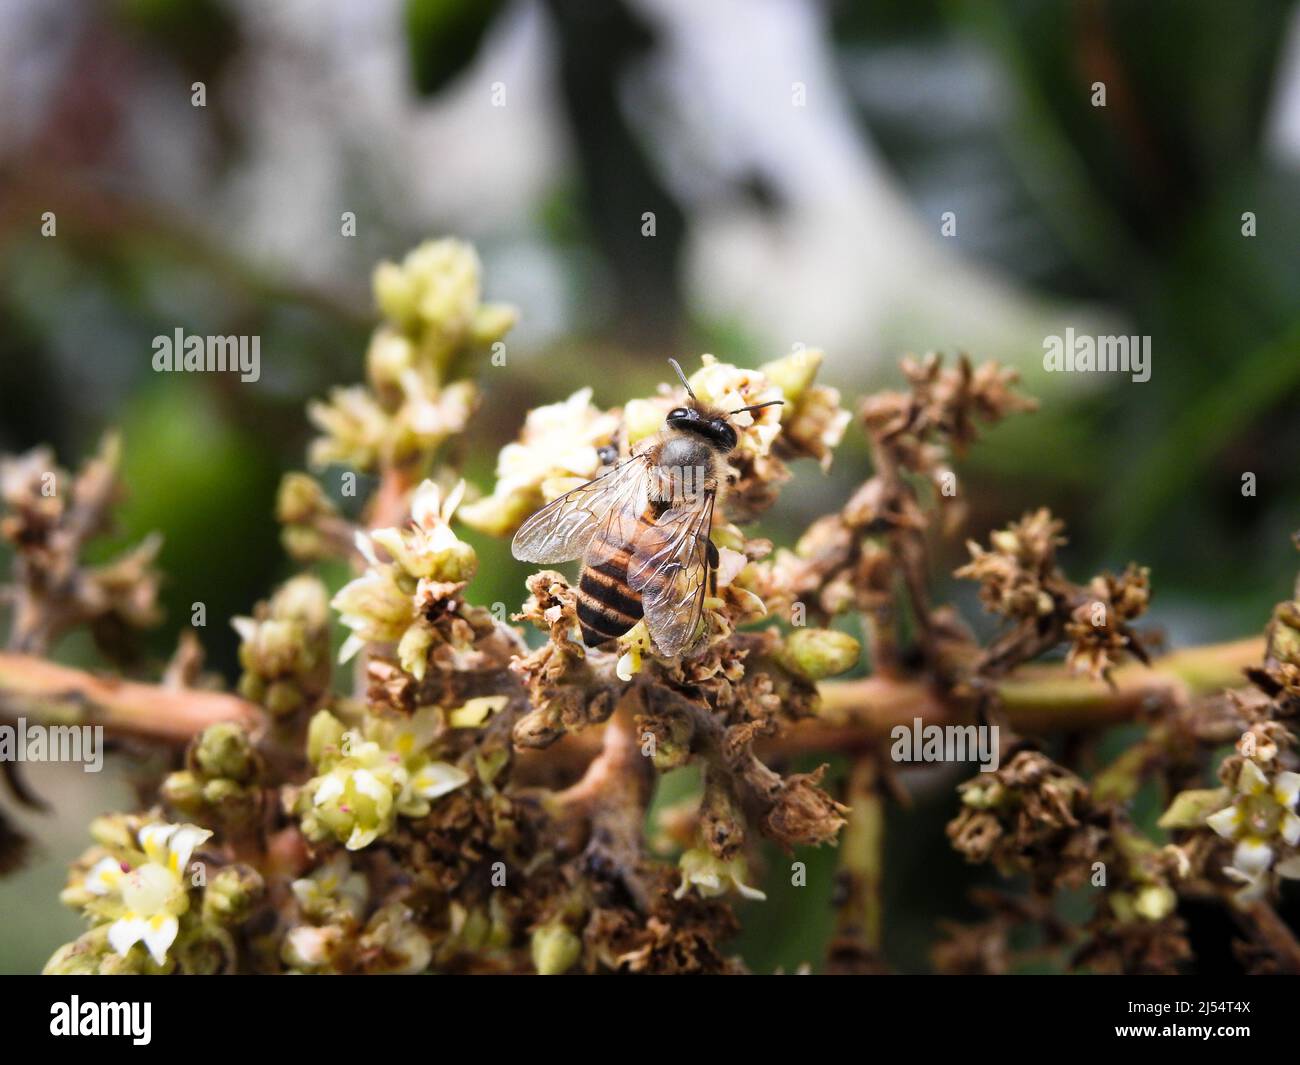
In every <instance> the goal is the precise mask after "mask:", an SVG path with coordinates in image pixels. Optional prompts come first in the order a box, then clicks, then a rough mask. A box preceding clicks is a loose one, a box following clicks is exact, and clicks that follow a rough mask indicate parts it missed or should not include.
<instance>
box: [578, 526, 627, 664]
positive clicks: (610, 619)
mask: <svg viewBox="0 0 1300 1065" xmlns="http://www.w3.org/2000/svg"><path fill="white" fill-rule="evenodd" d="M601 556H602V557H601V558H600V559H599V560H595V559H593V560H591V561H590V562H588V564H587V565H585V566H583V568H582V579H581V580H580V581H578V624H579V625H580V627H581V628H582V642H583V643H584V644H586V645H587V646H588V647H596V646H597V645H599V644H602V643H604V642H605V641H606V640H612V639H614V638H615V637H617V636H622V635H623V633H625V632H627V630H628V629H630V628H631V627H632V626H633V625H635V624H636V623H637V622H638V621H640V620H641V597H640V596H639V595H638V594H637V593H636V592H634V591H632V589H631V588H629V587H628V586H627V567H628V563H629V562H630V561H631V554H630V552H629V551H628V546H620V547H613V546H612V545H609V544H606V545H604V546H603V550H602V551H601Z"/></svg>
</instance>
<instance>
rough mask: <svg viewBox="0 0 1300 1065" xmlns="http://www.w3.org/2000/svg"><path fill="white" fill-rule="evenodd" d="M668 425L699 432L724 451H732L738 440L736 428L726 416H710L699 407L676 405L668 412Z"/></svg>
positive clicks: (690, 431) (686, 430)
mask: <svg viewBox="0 0 1300 1065" xmlns="http://www.w3.org/2000/svg"><path fill="white" fill-rule="evenodd" d="M692 398H694V397H692ZM668 425H669V426H670V427H671V428H673V429H681V430H684V431H685V432H688V433H697V434H699V435H700V436H702V437H704V438H705V439H706V440H708V441H709V442H710V443H713V444H716V445H717V446H718V447H720V448H721V449H722V450H723V451H732V450H733V449H734V448H735V446H736V443H737V440H738V438H737V436H736V430H735V429H734V428H733V427H732V425H731V423H730V422H729V421H727V419H726V418H724V417H722V415H712V416H710V415H709V414H708V413H706V412H705V411H703V410H701V409H700V408H699V407H674V408H673V409H672V410H670V411H669V412H668Z"/></svg>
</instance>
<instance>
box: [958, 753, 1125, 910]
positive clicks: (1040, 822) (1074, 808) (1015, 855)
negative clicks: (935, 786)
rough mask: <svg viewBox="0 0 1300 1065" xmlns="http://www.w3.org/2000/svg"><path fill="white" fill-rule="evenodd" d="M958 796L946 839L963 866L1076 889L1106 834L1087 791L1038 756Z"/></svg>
mask: <svg viewBox="0 0 1300 1065" xmlns="http://www.w3.org/2000/svg"><path fill="white" fill-rule="evenodd" d="M958 791H959V793H960V795H961V802H962V810H961V812H960V813H959V814H958V815H957V817H956V818H955V819H954V820H953V821H952V822H950V823H949V825H948V838H949V839H950V840H952V844H953V846H954V847H955V848H956V849H957V851H958V852H959V853H961V854H962V855H964V856H965V857H966V859H967V860H968V861H972V862H992V863H993V864H994V865H996V866H997V867H998V868H999V869H1001V870H1003V871H1004V872H1007V873H1011V872H1025V873H1029V874H1030V875H1031V876H1032V877H1033V878H1034V880H1035V882H1037V883H1041V884H1045V885H1056V884H1074V883H1078V882H1079V880H1080V879H1081V878H1082V876H1083V875H1084V871H1085V869H1086V868H1087V866H1088V865H1090V864H1091V862H1092V861H1094V860H1095V859H1096V857H1097V855H1098V853H1099V851H1100V848H1101V845H1102V843H1103V839H1104V831H1103V829H1102V828H1101V827H1099V826H1098V825H1096V824H1095V823H1093V821H1092V818H1091V816H1090V815H1091V808H1090V805H1089V798H1088V786H1087V784H1085V783H1084V782H1083V781H1082V780H1081V779H1080V778H1079V777H1077V776H1076V775H1075V774H1073V773H1071V772H1070V771H1069V770H1067V769H1064V768H1062V767H1061V766H1059V765H1057V764H1056V763H1055V762H1053V761H1052V760H1051V759H1050V758H1048V757H1047V756H1045V755H1043V754H1040V753H1039V752H1038V751H1032V750H1023V751H1019V752H1017V753H1016V754H1015V755H1014V756H1013V757H1012V758H1011V760H1010V761H1008V762H1007V763H1006V764H1005V765H1003V766H1001V767H1000V768H998V769H997V770H996V771H995V772H992V773H983V774H981V775H980V776H978V777H976V778H974V779H972V780H968V781H967V782H966V783H964V784H962V785H961V787H960V788H959V789H958Z"/></svg>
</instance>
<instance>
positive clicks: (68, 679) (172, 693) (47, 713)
mask: <svg viewBox="0 0 1300 1065" xmlns="http://www.w3.org/2000/svg"><path fill="white" fill-rule="evenodd" d="M0 708H2V709H3V710H4V712H5V713H7V714H10V715H14V716H17V715H23V716H26V717H30V718H32V719H33V720H34V721H39V722H40V723H42V724H50V725H102V726H103V727H104V730H105V731H106V732H107V733H109V734H110V735H115V736H122V737H135V738H140V739H149V740H155V741H159V742H163V743H175V744H183V743H187V742H189V740H190V739H191V737H193V736H194V735H195V734H196V733H198V732H201V731H202V730H203V729H205V728H207V727H208V726H209V725H214V724H216V723H217V722H219V721H235V722H239V723H241V724H243V725H246V726H247V727H248V728H249V729H250V730H253V731H257V730H259V729H260V728H261V726H262V724H263V723H264V721H265V717H264V715H263V713H262V709H261V708H260V707H259V706H256V705H255V704H253V703H250V702H247V701H246V700H244V699H241V698H239V697H238V696H236V695H229V694H226V693H225V692H213V691H204V690H202V689H198V688H165V687H162V686H160V685H157V684H141V683H138V682H136V681H129V680H119V679H117V678H114V677H100V676H96V675H95V674H93V673H87V672H86V671H85V670H80V669H73V668H71V667H69V666H60V665H57V664H55V663H53V662H47V661H46V660H45V659H43V658H38V657H36V656H35V655H21V654H9V653H4V652H0Z"/></svg>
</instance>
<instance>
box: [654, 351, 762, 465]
mask: <svg viewBox="0 0 1300 1065" xmlns="http://www.w3.org/2000/svg"><path fill="white" fill-rule="evenodd" d="M668 361H669V362H670V363H671V364H672V367H673V369H674V370H676V371H677V376H678V377H680V378H681V381H682V385H683V386H684V387H685V388H686V394H687V395H688V396H690V397H691V406H688V407H674V408H673V409H672V410H670V411H669V412H668V419H667V421H668V425H669V427H670V428H673V429H681V430H683V431H684V432H688V433H696V434H698V435H699V436H702V437H704V438H705V439H706V440H708V441H709V442H710V443H712V444H714V445H715V446H716V447H719V448H721V449H722V450H723V451H724V452H731V451H734V450H735V448H736V444H737V443H738V442H739V439H740V438H739V437H738V436H737V435H736V428H735V426H733V425H732V424H731V423H730V422H729V421H727V415H726V414H722V413H720V412H718V411H711V410H706V409H705V408H704V407H703V405H701V403H700V401H699V400H698V399H696V398H695V393H694V392H693V391H691V386H690V382H688V381H687V380H686V375H685V374H684V373H682V368H681V367H680V366H679V365H677V360H676V359H669V360H668ZM782 402H783V401H782V400H779V399H773V400H770V401H768V402H767V403H756V404H755V405H754V406H752V407H741V408H740V410H733V411H731V413H732V414H740V413H742V412H743V411H753V410H762V409H763V408H764V407H771V406H776V405H779V404H780V403H782Z"/></svg>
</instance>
